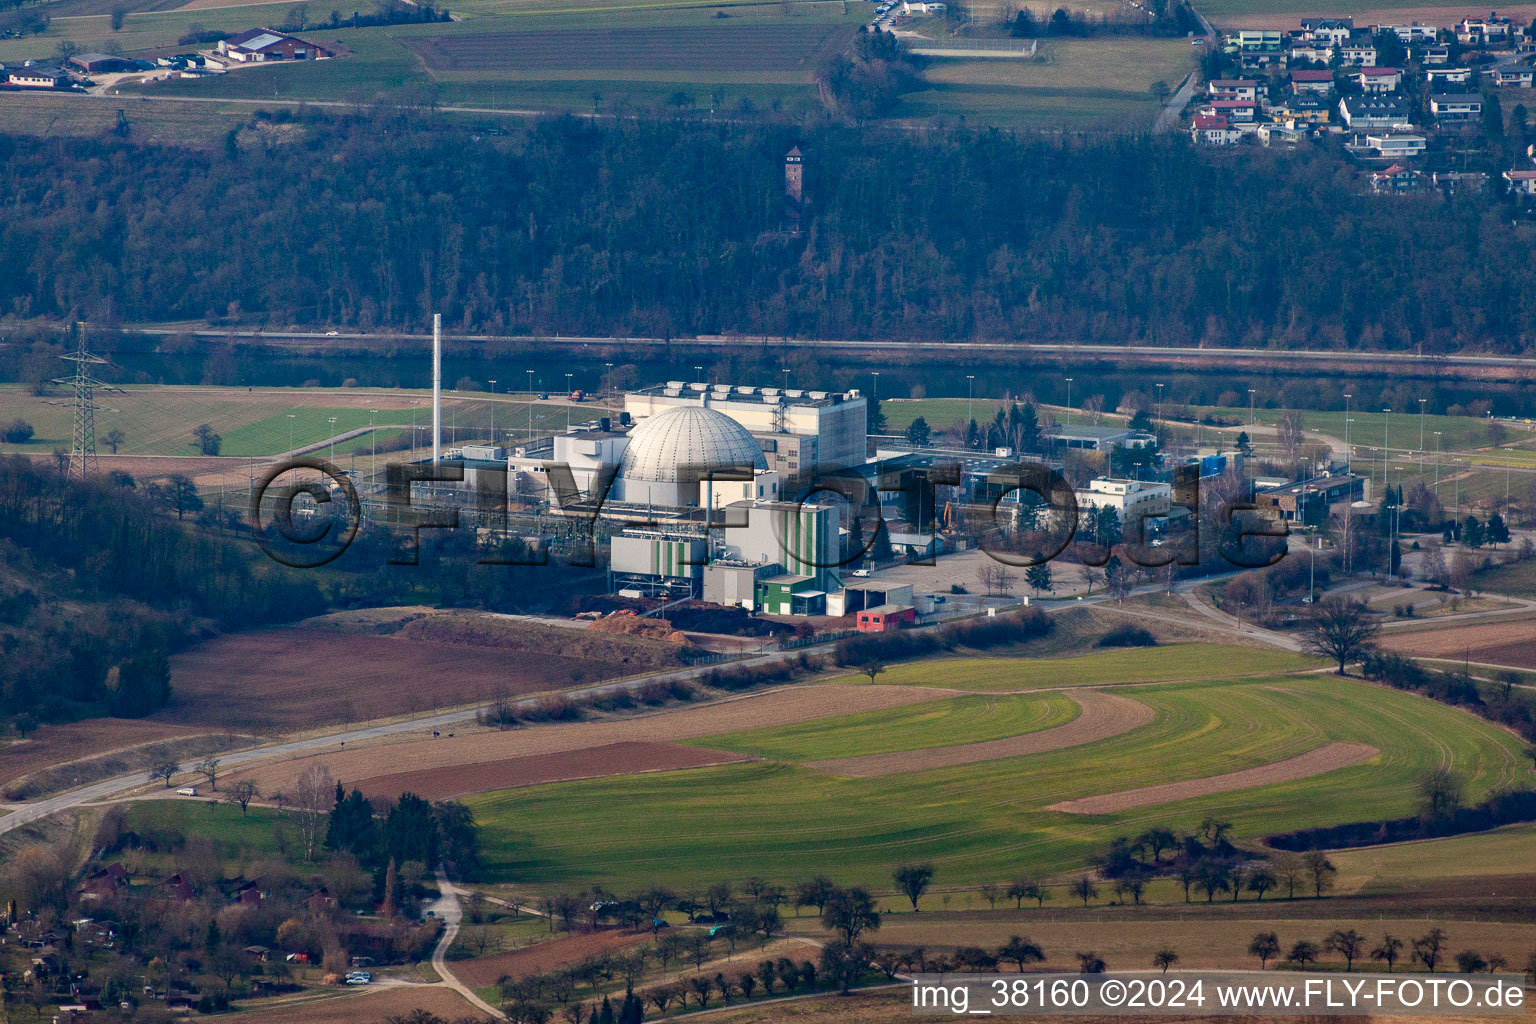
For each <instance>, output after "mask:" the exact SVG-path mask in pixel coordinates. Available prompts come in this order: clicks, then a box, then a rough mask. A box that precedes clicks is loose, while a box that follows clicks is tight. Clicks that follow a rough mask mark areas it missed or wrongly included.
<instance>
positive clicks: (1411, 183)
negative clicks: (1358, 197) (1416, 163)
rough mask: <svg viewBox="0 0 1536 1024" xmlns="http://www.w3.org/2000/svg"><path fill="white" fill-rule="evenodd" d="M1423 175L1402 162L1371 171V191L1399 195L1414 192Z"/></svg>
mask: <svg viewBox="0 0 1536 1024" xmlns="http://www.w3.org/2000/svg"><path fill="white" fill-rule="evenodd" d="M1423 180H1424V175H1423V174H1421V173H1420V172H1418V171H1415V170H1413V169H1412V168H1410V167H1404V166H1403V165H1402V164H1393V165H1392V166H1391V167H1388V168H1386V169H1385V170H1381V171H1373V172H1372V173H1371V191H1372V192H1377V193H1387V194H1396V195H1400V194H1402V193H1404V192H1414V191H1417V190H1418V189H1419V187H1420V186H1421V185H1422V184H1423Z"/></svg>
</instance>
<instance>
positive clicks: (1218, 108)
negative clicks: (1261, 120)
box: [1201, 100, 1259, 122]
mask: <svg viewBox="0 0 1536 1024" xmlns="http://www.w3.org/2000/svg"><path fill="white" fill-rule="evenodd" d="M1201 113H1202V114H1205V113H1209V114H1213V115H1216V116H1218V117H1225V118H1226V119H1227V120H1229V121H1233V122H1242V121H1252V120H1254V119H1255V118H1257V117H1258V113H1259V105H1258V103H1256V102H1254V101H1253V100H1215V101H1213V102H1211V103H1207V104H1206V105H1205V107H1204V109H1202V110H1201Z"/></svg>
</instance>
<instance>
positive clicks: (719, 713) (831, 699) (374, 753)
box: [240, 685, 955, 793]
mask: <svg viewBox="0 0 1536 1024" xmlns="http://www.w3.org/2000/svg"><path fill="white" fill-rule="evenodd" d="M953 696H955V693H954V691H952V690H941V689H938V688H937V687H929V686H879V685H876V686H835V685H811V686H794V687H786V688H783V689H778V690H767V691H764V692H761V693H754V694H750V695H747V696H744V697H736V698H730V699H727V700H723V701H718V702H716V703H713V704H702V705H697V706H691V707H683V708H675V709H669V710H664V711H658V712H655V713H653V714H648V715H641V716H639V717H635V718H625V719H617V720H613V721H595V722H572V723H569V724H561V725H541V726H534V727H532V728H528V729H514V730H509V731H506V732H500V731H492V730H487V729H480V728H478V727H468V728H465V729H463V730H459V731H457V732H458V735H456V736H453V737H449V736H440V737H437V738H435V739H434V738H433V737H432V736H430V735H426V736H422V735H421V734H416V735H410V736H409V738H405V739H401V740H399V741H397V742H392V743H381V744H378V745H375V746H365V747H359V748H356V749H352V750H345V751H343V750H337V751H335V752H333V753H326V754H316V755H311V756H309V757H305V758H298V759H295V760H292V761H285V762H281V763H279V764H275V765H270V766H263V767H260V768H256V769H253V770H252V771H250V772H246V773H242V774H241V775H240V777H241V778H252V779H255V780H256V781H257V782H259V783H260V785H261V788H262V792H265V793H275V792H279V791H282V790H284V789H288V788H291V787H292V785H293V783H294V780H296V779H297V778H298V777H299V775H300V773H302V772H303V771H304V769H305V768H307V767H308V766H309V765H311V764H323V765H326V766H327V767H328V768H330V770H331V771H332V773H334V774H335V775H336V777H337V778H339V779H341V780H343V781H344V782H345V783H346V784H347V785H349V786H351V785H354V784H356V785H359V786H361V785H364V784H366V783H368V782H369V781H370V780H373V779H378V778H380V777H381V776H385V775H395V774H399V772H400V769H401V768H402V767H404V766H408V767H409V769H410V770H411V771H413V772H422V771H426V770H429V769H435V768H454V769H462V768H464V767H467V766H476V765H483V764H486V763H489V762H493V761H504V760H506V759H508V758H525V757H530V756H532V755H537V754H553V753H558V752H561V751H574V750H588V749H590V748H592V747H601V746H605V745H608V744H612V743H626V742H650V743H670V742H675V741H678V740H686V739H696V738H698V737H700V736H710V735H713V734H715V733H724V732H737V731H740V730H743V729H756V728H761V727H763V726H769V725H783V724H787V723H790V722H804V721H809V720H810V719H813V718H825V717H828V716H832V715H847V714H853V713H855V712H859V711H874V710H878V709H881V708H893V707H902V706H904V705H907V704H920V703H924V702H927V701H935V700H945V699H947V698H950V697H953ZM408 735H409V734H408Z"/></svg>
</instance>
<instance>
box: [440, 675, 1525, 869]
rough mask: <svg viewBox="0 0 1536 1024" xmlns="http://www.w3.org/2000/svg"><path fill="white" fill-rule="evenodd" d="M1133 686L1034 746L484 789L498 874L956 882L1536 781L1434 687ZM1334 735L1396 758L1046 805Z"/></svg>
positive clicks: (1307, 745) (1398, 809)
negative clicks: (1097, 712)
mask: <svg viewBox="0 0 1536 1024" xmlns="http://www.w3.org/2000/svg"><path fill="white" fill-rule="evenodd" d="M1121 692H1122V693H1124V694H1125V695H1126V696H1128V697H1130V698H1131V699H1134V700H1137V701H1141V702H1143V703H1145V704H1147V705H1148V706H1149V707H1151V708H1152V709H1153V711H1154V713H1155V717H1154V720H1153V721H1152V722H1151V723H1150V724H1148V725H1146V726H1143V727H1141V728H1139V729H1136V730H1133V731H1132V732H1129V733H1126V734H1123V735H1120V736H1117V737H1114V738H1112V739H1107V740H1103V741H1100V742H1096V743H1089V744H1085V745H1082V746H1078V747H1074V748H1069V749H1064V750H1057V751H1052V752H1049V753H1043V754H1036V755H1031V756H1028V757H1022V758H1013V759H1005V760H998V761H990V762H983V763H978V764H970V765H964V766H960V767H952V768H942V769H936V770H931V771H925V772H915V773H909V774H901V775H892V776H886V777H883V778H872V779H848V778H839V777H834V776H831V775H827V774H823V773H820V772H816V771H813V770H810V769H807V768H804V767H802V766H800V765H798V764H795V763H791V762H786V761H765V762H756V763H749V764H741V765H729V766H723V767H715V768H704V769H697V770H691V771H682V772H663V773H656V774H647V775H637V776H628V777H621V778H611V779H603V780H594V781H587V782H572V783H563V784H557V785H550V786H539V787H531V788H527V789H518V790H510V791H502V792H498V793H489V794H483V795H480V796H476V797H472V798H469V799H468V801H467V802H468V803H469V804H470V805H471V806H472V807H473V808H474V811H475V814H476V817H477V819H478V821H479V822H480V825H481V830H482V838H483V840H484V850H485V856H486V861H487V867H488V871H489V873H490V874H491V875H493V876H495V877H499V878H501V879H503V880H507V881H517V882H519V883H521V884H528V885H533V886H540V887H544V888H551V889H553V888H571V887H581V886H584V885H589V884H592V883H594V882H601V883H603V884H605V885H610V886H616V887H618V888H619V889H624V888H626V887H635V886H639V885H642V884H651V883H655V882H663V883H666V884H671V885H676V886H680V887H682V888H685V889H686V888H688V887H689V886H696V885H699V884H702V883H705V882H710V881H714V880H716V879H721V878H731V877H735V878H739V877H743V876H745V875H748V874H753V873H757V874H761V875H764V876H765V877H770V878H773V879H776V880H780V881H785V882H789V881H793V880H795V879H798V878H803V877H805V876H809V875H811V874H813V873H815V872H818V871H830V872H831V873H833V874H835V875H836V876H837V878H838V880H839V881H842V882H845V883H851V882H860V883H865V884H870V885H874V886H877V887H881V886H886V885H888V878H889V872H890V870H891V867H892V866H893V865H895V864H897V863H900V862H903V861H909V860H930V861H933V862H934V863H935V864H936V865H937V867H938V871H939V878H940V880H941V883H942V884H945V885H963V884H974V883H979V882H984V881H989V880H1001V879H1009V878H1014V877H1018V876H1019V875H1020V874H1023V873H1050V872H1054V871H1061V870H1067V869H1071V868H1074V867H1078V866H1081V865H1083V864H1086V863H1087V862H1088V859H1089V858H1090V857H1091V856H1092V855H1093V854H1094V853H1095V852H1096V851H1097V850H1098V849H1100V848H1101V847H1102V846H1103V845H1104V844H1105V843H1107V841H1108V840H1109V839H1110V838H1112V837H1114V836H1116V835H1122V834H1126V833H1136V832H1139V831H1141V830H1143V829H1145V828H1147V827H1149V826H1151V825H1154V824H1158V825H1167V826H1169V827H1173V828H1180V829H1190V828H1193V827H1194V826H1195V824H1196V823H1197V822H1198V821H1200V819H1201V818H1203V817H1205V816H1206V815H1210V814H1216V815H1220V816H1222V817H1224V818H1226V819H1228V820H1230V821H1232V822H1233V824H1234V826H1235V835H1236V837H1237V838H1238V839H1240V840H1242V839H1247V840H1252V839H1255V838H1258V837H1261V836H1263V835H1266V834H1269V833H1272V832H1275V831H1279V830H1289V829H1294V828H1304V827H1310V826H1320V825H1330V824H1338V823H1342V822H1347V821H1354V820H1360V819H1366V818H1377V817H1383V816H1396V815H1401V814H1405V813H1409V812H1411V810H1412V808H1413V806H1414V796H1413V793H1414V786H1415V784H1416V782H1417V780H1418V779H1419V778H1421V777H1422V776H1423V775H1424V773H1426V772H1427V771H1429V770H1431V769H1432V768H1435V767H1437V766H1440V765H1448V766H1450V767H1452V768H1454V769H1455V770H1456V771H1458V772H1460V773H1462V774H1463V775H1464V776H1465V778H1466V779H1467V794H1468V797H1469V798H1471V799H1477V798H1478V797H1480V796H1482V795H1483V794H1486V793H1487V792H1489V791H1490V790H1492V789H1493V788H1495V787H1498V786H1501V785H1509V784H1513V783H1516V782H1523V781H1528V780H1529V776H1530V767H1529V762H1528V761H1527V760H1526V759H1525V758H1524V757H1523V755H1522V754H1521V752H1520V745H1519V744H1518V743H1517V742H1516V740H1515V739H1514V737H1513V736H1511V735H1510V734H1508V733H1506V732H1504V731H1502V730H1499V729H1496V728H1495V727H1493V726H1491V725H1488V724H1486V723H1484V722H1482V721H1480V720H1478V719H1475V718H1473V717H1472V716H1470V715H1467V714H1464V713H1462V712H1459V711H1456V710H1453V709H1451V708H1447V707H1445V706H1443V705H1440V704H1436V703H1434V702H1432V701H1429V700H1426V699H1423V698H1420V697H1417V696H1413V695H1409V694H1403V693H1398V692H1395V691H1390V690H1385V689H1381V688H1378V687H1374V686H1369V685H1366V684H1362V683H1357V682H1352V681H1349V680H1344V679H1339V678H1336V677H1331V676H1322V675H1290V676H1271V677H1265V678H1258V679H1250V680H1241V681H1212V682H1185V683H1174V684H1165V685H1156V686H1140V687H1134V688H1129V689H1125V690H1123V691H1121ZM865 725H866V727H869V725H870V723H868V722H866V723H865ZM893 727H894V726H893ZM818 739H819V740H820V742H818ZM753 741H754V740H753V739H751V738H749V739H748V742H753ZM777 741H778V742H779V743H781V744H784V745H785V746H784V749H785V750H786V751H787V750H788V749H790V744H791V743H793V744H794V746H793V749H794V750H795V751H796V752H805V753H812V754H819V755H820V756H826V757H832V756H838V755H839V754H841V753H842V752H843V748H842V747H841V746H840V745H839V738H838V737H837V736H836V735H834V734H830V733H829V734H827V735H825V736H823V737H815V736H810V735H800V736H795V737H792V738H789V739H786V738H783V737H779V738H777ZM946 741H947V740H946ZM1330 741H1354V742H1361V743H1369V744H1372V745H1374V746H1376V747H1378V748H1379V749H1380V750H1381V753H1380V754H1379V755H1378V756H1377V757H1375V758H1373V759H1372V760H1370V761H1368V762H1366V763H1363V764H1360V765H1356V766H1354V767H1350V768H1344V769H1339V770H1336V771H1332V772H1328V773H1326V774H1323V775H1319V776H1315V777H1312V778H1309V779H1303V780H1296V781H1291V782H1285V783H1280V784H1276V785H1270V786H1265V787H1261V788H1257V789H1251V790H1247V791H1243V792H1241V793H1226V794H1214V795H1211V796H1206V797H1199V798H1195V799H1191V800H1185V801H1182V802H1179V803H1176V804H1169V805H1159V806H1152V807H1142V808H1137V809H1134V810H1129V811H1124V812H1120V813H1115V814H1109V815H1102V816H1094V817H1084V816H1073V815H1067V814H1062V813H1053V812H1047V811H1044V810H1042V808H1044V807H1046V806H1047V805H1050V804H1052V803H1055V802H1057V801H1060V800H1064V799H1068V798H1072V797H1082V796H1088V795H1094V794H1100V793H1112V792H1118V791H1121V790H1125V789H1131V788H1135V787H1139V786H1146V785H1152V784H1157V783H1164V782H1175V781H1180V780H1188V779H1199V778H1204V777H1207V776H1210V775H1215V774H1220V773H1225V772H1230V771H1234V770H1238V769H1242V768H1247V767H1254V766H1257V765H1262V764H1267V763H1270V762H1273V761H1277V760H1280V759H1282V758H1286V757H1291V756H1295V755H1297V754H1300V753H1303V752H1305V751H1308V750H1312V749H1314V748H1316V747H1318V746H1321V745H1322V744H1324V743H1326V742H1330ZM715 742H730V739H729V737H726V738H723V739H722V738H720V737H716V738H715ZM756 742H759V743H764V744H765V746H766V744H767V743H769V742H772V740H764V739H763V738H762V737H757V738H756Z"/></svg>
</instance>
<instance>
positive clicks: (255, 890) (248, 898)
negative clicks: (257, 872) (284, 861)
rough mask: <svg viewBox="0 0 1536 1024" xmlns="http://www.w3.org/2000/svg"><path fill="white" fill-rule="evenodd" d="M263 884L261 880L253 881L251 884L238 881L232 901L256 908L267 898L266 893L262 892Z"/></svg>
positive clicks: (231, 897) (236, 881)
mask: <svg viewBox="0 0 1536 1024" xmlns="http://www.w3.org/2000/svg"><path fill="white" fill-rule="evenodd" d="M261 883H262V880H261V879H260V878H256V879H252V880H251V881H249V882H247V881H245V880H243V879H236V880H235V884H234V891H233V892H232V893H230V897H229V898H230V900H232V901H233V902H235V903H244V904H246V905H247V906H255V905H256V904H258V903H260V902H261V901H262V899H263V898H265V897H266V893H265V892H263V891H262V888H261Z"/></svg>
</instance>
